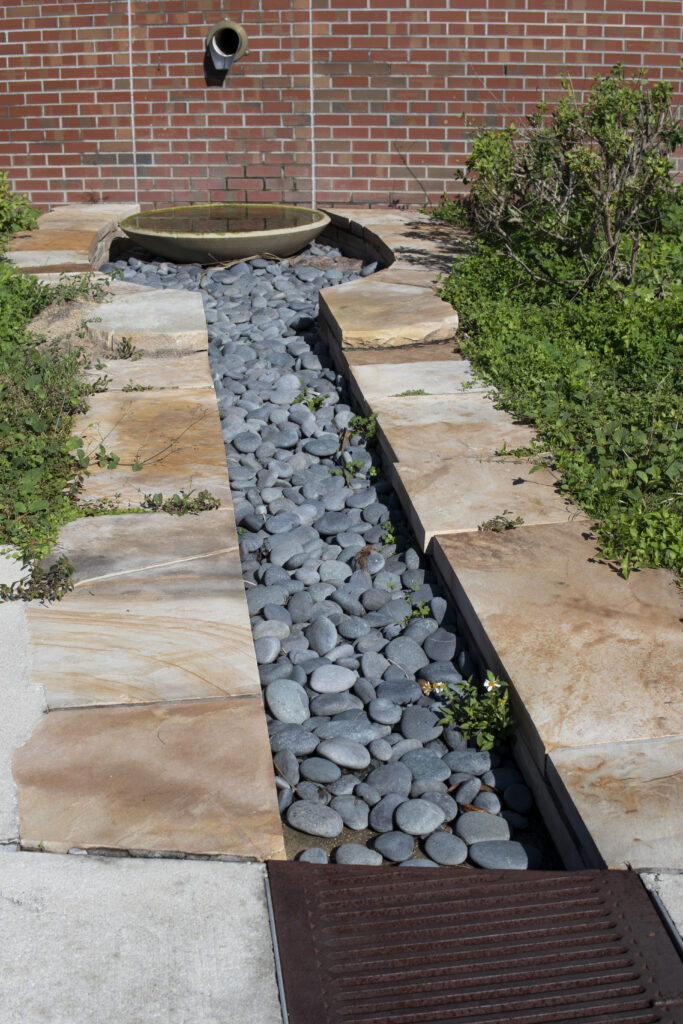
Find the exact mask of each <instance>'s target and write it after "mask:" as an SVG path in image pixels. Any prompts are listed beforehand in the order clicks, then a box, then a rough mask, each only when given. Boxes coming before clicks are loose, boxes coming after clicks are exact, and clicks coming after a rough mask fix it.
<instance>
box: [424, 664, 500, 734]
mask: <svg viewBox="0 0 683 1024" xmlns="http://www.w3.org/2000/svg"><path fill="white" fill-rule="evenodd" d="M425 686H428V687H431V689H430V690H429V691H427V692H429V693H431V692H433V693H435V694H436V695H437V696H439V697H444V698H445V700H446V701H447V704H446V707H445V708H444V709H443V712H442V716H441V719H440V721H441V723H442V724H443V725H455V726H457V728H458V729H459V731H460V733H461V734H462V736H463V738H464V739H466V740H473V741H474V742H475V743H476V745H477V747H478V749H479V750H492V749H493V747H495V746H498V745H499V744H501V743H505V742H506V741H507V740H508V739H509V738H510V737H511V735H512V732H513V729H514V723H513V719H512V712H511V710H510V694H509V687H508V684H507V682H506V681H505V680H504V679H500V678H499V677H498V676H496V675H494V674H493V672H491V670H490V669H489V670H488V671H487V673H486V679H485V680H484V682H483V683H481V684H480V683H477V682H475V681H474V677H473V676H470V678H469V679H468V680H467V682H463V683H458V684H457V686H454V687H450V686H448V685H447V684H446V683H433V684H430V683H427V684H424V685H423V692H424V689H425Z"/></svg>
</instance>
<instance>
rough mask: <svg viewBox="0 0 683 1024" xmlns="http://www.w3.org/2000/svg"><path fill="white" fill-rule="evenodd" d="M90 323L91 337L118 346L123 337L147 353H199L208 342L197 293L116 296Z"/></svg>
mask: <svg viewBox="0 0 683 1024" xmlns="http://www.w3.org/2000/svg"><path fill="white" fill-rule="evenodd" d="M97 317H98V319H96V320H95V319H93V320H91V321H89V322H88V324H87V326H86V332H87V336H88V338H89V339H90V340H91V341H93V342H94V343H96V344H103V345H106V346H107V347H109V348H111V349H115V348H116V347H117V345H119V344H120V343H121V341H122V340H123V338H129V339H130V341H131V343H132V344H133V345H134V346H135V347H136V348H138V349H141V350H142V351H143V352H144V353H145V354H146V355H148V356H149V355H162V354H175V355H179V354H180V353H181V352H197V351H199V350H201V349H203V348H206V347H207V345H208V336H207V331H206V320H205V319H204V306H203V304H202V300H201V298H200V296H199V295H198V294H196V293H190V292H183V291H165V290H163V289H156V290H155V291H149V292H139V293H137V294H133V295H125V296H117V297H115V298H113V299H112V300H111V302H107V303H103V304H101V305H100V306H99V307H98V310H97Z"/></svg>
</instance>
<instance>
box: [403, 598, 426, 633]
mask: <svg viewBox="0 0 683 1024" xmlns="http://www.w3.org/2000/svg"><path fill="white" fill-rule="evenodd" d="M429 614H430V608H429V605H428V604H427V602H426V601H418V602H417V604H416V605H414V606H413V609H412V611H411V613H410V615H406V617H405V618H404V619H402V620H401V626H403V627H404V628H405V627H406V626H407V625H408V623H409V622H411V621H412V619H426V618H427V617H428V616H429Z"/></svg>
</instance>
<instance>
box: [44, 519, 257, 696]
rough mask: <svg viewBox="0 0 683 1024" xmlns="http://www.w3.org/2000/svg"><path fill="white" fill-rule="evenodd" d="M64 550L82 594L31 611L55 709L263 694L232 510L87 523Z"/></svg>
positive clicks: (71, 531)
mask: <svg viewBox="0 0 683 1024" xmlns="http://www.w3.org/2000/svg"><path fill="white" fill-rule="evenodd" d="M221 544H222V545H224V546H223V547H221ZM60 555H64V556H66V557H67V558H68V559H69V561H70V562H71V564H72V565H73V566H74V576H73V580H74V582H75V590H74V592H73V593H71V594H68V595H67V596H66V597H65V598H64V599H63V600H62V601H61V602H59V603H56V604H55V603H53V604H50V605H37V604H32V605H30V606H29V608H28V610H27V618H28V627H29V633H30V637H31V650H32V666H31V680H32V681H33V682H34V683H36V684H38V685H40V686H42V687H43V689H44V692H45V697H46V701H47V706H48V707H49V708H65V707H81V706H88V705H105V704H141V703H147V702H155V701H172V700H191V699H193V700H199V699H210V698H213V699H215V698H220V697H228V696H245V695H249V694H251V695H254V696H259V697H260V692H261V691H260V686H259V681H258V668H257V665H256V659H255V656H254V647H253V643H252V638H251V628H250V625H249V616H248V612H247V606H246V601H245V595H244V587H243V584H242V576H241V568H240V560H239V553H238V550H237V544H236V543H235V537H234V521H233V519H232V513H231V512H230V510H228V509H222V510H219V511H216V512H205V513H203V514H202V515H201V516H182V517H178V516H169V515H166V514H165V513H153V514H150V515H147V516H143V515H124V516H98V517H96V518H94V519H81V520H78V521H76V522H74V523H70V524H68V525H67V526H65V527H64V528H63V529H62V531H61V532H60V539H59V543H58V545H57V547H56V549H55V550H54V551H53V553H52V555H51V558H54V557H56V556H60Z"/></svg>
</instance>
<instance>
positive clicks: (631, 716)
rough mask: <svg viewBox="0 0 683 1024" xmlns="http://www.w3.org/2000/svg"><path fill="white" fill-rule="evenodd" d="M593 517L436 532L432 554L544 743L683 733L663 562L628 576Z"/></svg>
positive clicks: (541, 746) (669, 581)
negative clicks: (606, 549) (607, 555)
mask: <svg viewBox="0 0 683 1024" xmlns="http://www.w3.org/2000/svg"><path fill="white" fill-rule="evenodd" d="M588 529H589V524H587V523H586V522H585V521H584V522H570V523H563V524H559V523H558V524H551V525H544V526H534V527H523V528H521V529H518V530H512V531H508V532H506V533H490V532H482V533H470V534H459V535H458V534H451V535H449V536H438V537H437V538H436V539H435V541H434V543H433V545H432V554H433V557H434V559H435V562H436V564H437V567H438V569H439V570H440V572H441V574H442V576H443V578H444V580H445V582H446V585H447V586H448V587H449V589H450V590H451V593H452V594H453V595H454V598H455V600H456V603H457V604H458V606H459V608H460V610H461V614H462V615H464V617H465V621H466V623H467V625H468V627H469V629H470V631H471V632H472V634H473V636H474V638H475V641H476V643H477V646H479V648H480V649H481V651H482V654H483V655H484V656H485V658H486V659H487V660H488V662H489V664H491V667H493V668H495V667H496V665H500V666H502V668H503V669H504V671H505V672H507V674H508V676H509V678H510V679H511V681H512V682H513V684H514V686H515V689H516V691H517V693H518V695H519V698H520V701H521V703H522V705H523V706H524V708H525V709H526V713H525V720H524V722H523V725H524V728H525V731H526V732H527V735H528V739H529V745H530V748H531V750H532V753H533V754H534V757H535V759H536V761H537V763H538V765H539V767H540V769H541V770H543V769H544V753H545V752H546V751H553V750H555V749H556V748H558V747H588V746H593V745H596V744H600V743H604V742H610V743H624V742H628V741H642V740H650V739H662V738H665V737H671V736H679V735H681V734H682V733H683V706H682V702H681V698H680V682H681V679H682V678H683V635H682V633H681V615H682V613H683V601H682V600H681V595H680V591H679V590H678V589H677V587H676V585H675V582H674V578H673V576H672V575H671V573H669V572H667V571H666V570H663V569H643V570H640V571H638V572H633V573H631V575H630V577H629V579H628V580H624V579H622V577H621V576H620V575H619V574H618V573H617V572H616V571H615V570H614V568H613V567H612V566H610V565H607V564H605V563H604V562H602V561H601V560H600V559H599V556H598V553H597V546H596V543H595V541H594V540H592V539H590V535H589V534H588Z"/></svg>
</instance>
